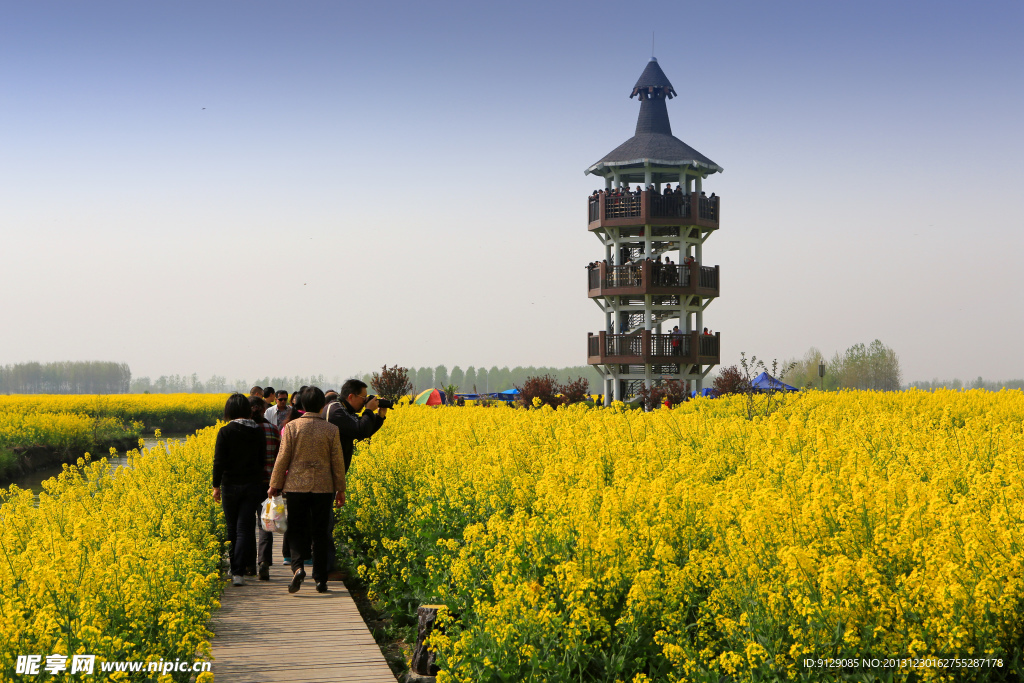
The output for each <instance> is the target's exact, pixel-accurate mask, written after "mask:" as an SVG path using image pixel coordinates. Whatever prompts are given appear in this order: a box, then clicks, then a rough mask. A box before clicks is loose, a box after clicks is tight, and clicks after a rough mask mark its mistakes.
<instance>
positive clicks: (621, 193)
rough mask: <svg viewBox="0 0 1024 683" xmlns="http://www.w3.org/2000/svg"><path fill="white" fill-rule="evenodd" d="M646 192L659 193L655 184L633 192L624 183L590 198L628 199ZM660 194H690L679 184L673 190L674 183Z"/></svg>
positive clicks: (638, 188) (667, 185)
mask: <svg viewBox="0 0 1024 683" xmlns="http://www.w3.org/2000/svg"><path fill="white" fill-rule="evenodd" d="M644 190H646V191H648V192H658V189H657V188H656V187H655V186H654V185H653V184H648V185H647V187H646V188H645V187H644V186H642V185H637V186H636V189H635V190H632V189H630V187H629V183H624V184H623V185H622V186H621V187H610V188H608V189H606V190H594V192H593V193H592V194H591V195H590V196H591V197H593V198H595V199H596V198H597V197H600V196H601V195H607V196H608V197H626V196H629V195H636V196H639V195H640V193H641V192H643V191H644ZM659 194H662V195H679V196H682V195H684V194H688V193H687V192H686V191H685V190H684V189H683V186H682V184H677V185H676V187H675V189H674V190H673V189H672V183H665V187H664V188H662V190H661V192H659ZM700 196H701V197H704V196H705V194H704V193H703V192H701V193H700ZM714 198H715V193H714V192H712V193H711V197H710V199H714Z"/></svg>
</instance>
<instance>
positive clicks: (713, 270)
mask: <svg viewBox="0 0 1024 683" xmlns="http://www.w3.org/2000/svg"><path fill="white" fill-rule="evenodd" d="M587 289H588V291H589V292H590V296H604V295H605V294H698V295H701V296H709V297H711V296H718V266H702V265H700V264H697V263H691V264H689V265H685V266H681V265H679V264H676V263H673V264H671V265H669V264H663V263H658V262H657V261H647V260H644V261H641V262H640V263H635V264H632V265H628V266H610V265H608V264H606V263H604V262H600V263H597V264H595V265H592V266H590V268H589V269H588V270H587ZM606 290H608V291H606ZM649 290H664V291H649Z"/></svg>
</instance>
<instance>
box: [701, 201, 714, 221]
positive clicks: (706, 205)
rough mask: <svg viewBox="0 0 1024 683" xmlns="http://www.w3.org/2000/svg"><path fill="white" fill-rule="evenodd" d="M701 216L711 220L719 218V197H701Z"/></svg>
mask: <svg viewBox="0 0 1024 683" xmlns="http://www.w3.org/2000/svg"><path fill="white" fill-rule="evenodd" d="M699 211H700V214H699V215H700V217H701V218H703V219H705V220H709V221H717V220H718V197H701V198H700V209H699Z"/></svg>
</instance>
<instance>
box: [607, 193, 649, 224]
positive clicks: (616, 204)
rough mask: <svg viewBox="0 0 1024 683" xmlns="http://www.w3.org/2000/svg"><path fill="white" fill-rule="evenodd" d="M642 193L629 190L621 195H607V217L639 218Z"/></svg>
mask: <svg viewBox="0 0 1024 683" xmlns="http://www.w3.org/2000/svg"><path fill="white" fill-rule="evenodd" d="M642 199H643V197H642V196H641V194H639V193H636V192H629V193H626V194H621V195H605V201H604V217H605V218H639V217H640V202H641V200H642Z"/></svg>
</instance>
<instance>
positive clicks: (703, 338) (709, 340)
mask: <svg viewBox="0 0 1024 683" xmlns="http://www.w3.org/2000/svg"><path fill="white" fill-rule="evenodd" d="M697 338H698V339H699V340H700V355H701V356H714V357H715V358H717V357H718V356H719V354H720V353H721V344H720V340H719V335H718V333H717V332H716V333H715V334H698V335H697Z"/></svg>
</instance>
